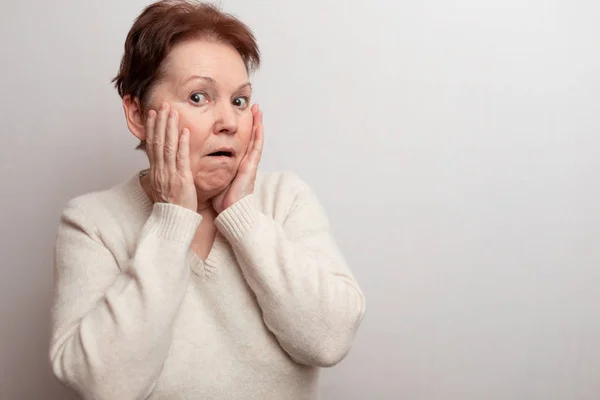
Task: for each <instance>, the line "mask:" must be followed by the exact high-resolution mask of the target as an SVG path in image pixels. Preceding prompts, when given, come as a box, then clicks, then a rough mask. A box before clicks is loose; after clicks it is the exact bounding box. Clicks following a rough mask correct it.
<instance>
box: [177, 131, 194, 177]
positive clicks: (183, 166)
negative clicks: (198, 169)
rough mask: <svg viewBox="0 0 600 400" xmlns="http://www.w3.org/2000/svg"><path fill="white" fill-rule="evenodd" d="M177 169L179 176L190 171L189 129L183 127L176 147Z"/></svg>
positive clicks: (185, 174)
mask: <svg viewBox="0 0 600 400" xmlns="http://www.w3.org/2000/svg"><path fill="white" fill-rule="evenodd" d="M177 170H178V171H179V174H180V175H181V176H187V174H189V173H191V169H190V130H189V129H187V128H185V129H184V130H183V132H182V133H181V137H180V138H179V146H178V148H177Z"/></svg>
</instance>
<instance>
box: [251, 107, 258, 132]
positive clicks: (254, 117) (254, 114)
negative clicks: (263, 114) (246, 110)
mask: <svg viewBox="0 0 600 400" xmlns="http://www.w3.org/2000/svg"><path fill="white" fill-rule="evenodd" d="M259 114H260V107H259V105H258V104H254V105H253V106H252V127H255V126H256V125H258V124H259V123H260V116H259Z"/></svg>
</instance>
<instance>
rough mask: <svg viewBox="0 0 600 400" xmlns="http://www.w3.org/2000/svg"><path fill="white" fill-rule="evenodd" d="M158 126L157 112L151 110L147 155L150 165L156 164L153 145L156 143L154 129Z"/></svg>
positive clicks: (147, 131)
mask: <svg viewBox="0 0 600 400" xmlns="http://www.w3.org/2000/svg"><path fill="white" fill-rule="evenodd" d="M155 125H156V111H154V110H150V111H148V116H147V117H146V153H147V154H148V159H149V160H150V165H153V163H154V153H153V152H152V145H153V143H154V128H155Z"/></svg>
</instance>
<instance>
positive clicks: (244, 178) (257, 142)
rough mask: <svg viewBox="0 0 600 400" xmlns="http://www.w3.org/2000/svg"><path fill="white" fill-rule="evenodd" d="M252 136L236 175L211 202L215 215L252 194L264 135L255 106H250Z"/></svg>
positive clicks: (259, 114) (260, 114)
mask: <svg viewBox="0 0 600 400" xmlns="http://www.w3.org/2000/svg"><path fill="white" fill-rule="evenodd" d="M251 110H252V135H251V137H250V143H248V148H247V149H246V154H245V155H244V158H243V159H242V161H241V162H240V165H239V167H238V171H237V174H236V175H235V178H233V181H232V182H231V183H230V184H229V185H228V186H227V187H226V188H225V190H223V191H222V192H221V193H219V194H218V195H216V196H215V197H214V198H213V200H212V203H213V207H214V209H215V211H216V212H217V213H219V214H220V213H221V212H223V211H224V210H226V209H227V208H229V207H230V206H232V205H233V204H234V203H236V202H238V201H239V200H241V199H243V198H244V197H246V196H248V195H250V194H252V193H253V192H254V182H255V180H256V172H257V170H258V164H259V162H260V158H261V156H262V150H263V143H264V133H263V124H262V117H263V114H262V111H260V109H259V107H258V105H257V104H255V105H253V106H252V109H251Z"/></svg>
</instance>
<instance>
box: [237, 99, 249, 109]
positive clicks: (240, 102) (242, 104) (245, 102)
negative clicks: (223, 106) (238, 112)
mask: <svg viewBox="0 0 600 400" xmlns="http://www.w3.org/2000/svg"><path fill="white" fill-rule="evenodd" d="M249 102H250V100H249V99H248V98H247V97H236V98H235V99H234V100H233V105H234V106H236V107H239V108H246V107H248V103H249Z"/></svg>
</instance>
